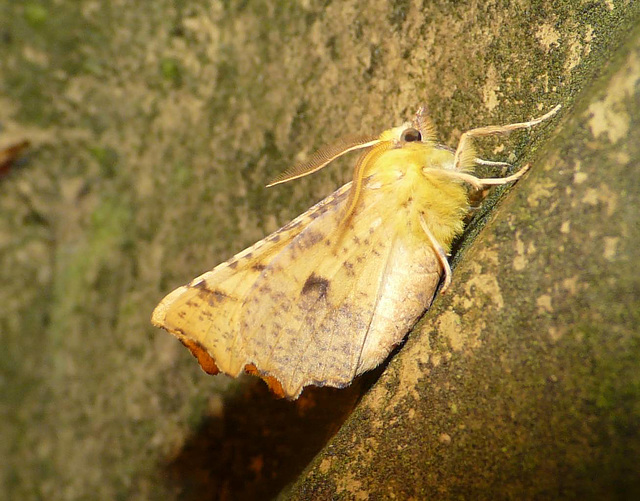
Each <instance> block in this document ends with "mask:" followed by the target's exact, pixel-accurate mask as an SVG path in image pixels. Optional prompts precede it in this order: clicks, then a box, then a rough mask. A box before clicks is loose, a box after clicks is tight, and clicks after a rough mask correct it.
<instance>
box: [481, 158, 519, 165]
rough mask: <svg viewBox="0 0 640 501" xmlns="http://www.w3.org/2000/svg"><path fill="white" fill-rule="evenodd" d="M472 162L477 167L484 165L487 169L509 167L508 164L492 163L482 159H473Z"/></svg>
mask: <svg viewBox="0 0 640 501" xmlns="http://www.w3.org/2000/svg"><path fill="white" fill-rule="evenodd" d="M473 161H474V162H475V163H477V164H478V165H486V166H488V167H511V164H510V163H509V162H494V161H492V160H485V159H484V158H474V159H473Z"/></svg>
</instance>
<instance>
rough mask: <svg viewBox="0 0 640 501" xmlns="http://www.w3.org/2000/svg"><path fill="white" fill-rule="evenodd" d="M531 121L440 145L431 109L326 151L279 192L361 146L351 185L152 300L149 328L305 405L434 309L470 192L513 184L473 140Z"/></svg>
mask: <svg viewBox="0 0 640 501" xmlns="http://www.w3.org/2000/svg"><path fill="white" fill-rule="evenodd" d="M559 109H560V106H556V107H555V108H553V109H552V110H551V111H550V112H548V113H547V114H545V115H543V116H541V117H539V118H535V119H533V120H530V121H528V122H522V123H515V124H509V125H502V126H487V127H480V128H476V129H472V130H469V131H467V132H465V133H463V134H462V135H461V137H460V141H459V143H458V146H457V148H456V149H455V150H453V149H450V148H448V147H446V146H443V145H440V144H438V143H437V142H436V138H435V134H434V130H433V127H432V125H431V124H430V122H429V121H428V119H427V117H426V116H425V112H424V109H423V108H421V109H420V110H419V111H418V112H417V113H416V115H415V118H414V119H413V121H411V122H407V123H404V124H403V125H401V126H399V127H394V128H392V129H389V130H386V131H384V132H382V133H381V134H380V135H378V136H352V137H347V138H344V139H342V140H340V141H338V142H337V143H335V144H333V145H330V146H327V147H325V148H322V149H320V150H319V151H318V152H316V153H315V154H314V155H312V156H311V157H310V159H309V160H308V161H307V162H304V163H302V164H300V165H298V166H296V167H294V168H292V169H289V170H287V171H285V172H284V173H283V174H281V175H280V176H278V177H277V178H276V179H275V180H274V181H273V182H271V183H270V184H269V185H268V186H273V185H276V184H279V183H284V182H287V181H291V180H293V179H298V178H300V177H303V176H306V175H308V174H311V173H313V172H316V171H318V170H320V169H322V168H323V167H325V166H326V165H328V164H329V163H330V162H332V161H333V160H335V159H336V158H338V157H340V156H342V155H344V154H346V153H348V152H351V151H356V150H361V154H360V157H359V158H358V160H357V162H356V164H355V168H354V171H353V179H352V181H351V182H349V183H347V184H345V185H344V186H342V187H341V188H339V189H338V190H337V191H335V192H334V193H333V194H331V195H329V196H328V197H327V198H325V199H324V200H322V201H321V202H319V203H318V204H316V205H315V206H313V207H312V208H310V209H309V210H307V211H306V212H305V213H304V214H302V215H301V216H299V217H297V218H296V219H294V220H293V221H291V222H290V223H289V224H287V225H286V226H284V227H282V228H281V229H279V230H278V231H276V232H275V233H273V234H271V235H269V236H268V237H266V238H264V239H263V240H261V241H259V242H258V243H256V244H254V245H253V246H251V247H249V248H248V249H246V250H244V251H242V252H240V253H239V254H237V255H235V256H234V257H232V258H231V259H230V260H228V261H227V262H225V263H222V264H220V265H218V266H216V267H215V268H214V269H213V270H211V271H208V272H206V273H204V274H202V275H200V276H199V277H197V278H195V279H193V280H192V281H191V282H189V283H188V284H187V285H184V286H182V287H179V288H178V289H176V290H174V291H173V292H171V293H170V294H169V295H167V296H166V297H165V298H164V299H163V300H162V301H161V302H160V304H159V305H158V306H157V307H156V308H155V310H154V312H153V315H152V319H151V321H152V323H153V324H154V325H156V326H158V327H162V328H164V329H166V330H167V331H169V332H170V333H171V334H173V335H174V336H176V337H177V338H178V339H179V340H180V341H182V343H183V344H184V345H185V346H186V347H187V348H189V350H191V352H192V354H193V355H194V356H195V357H196V358H197V359H198V362H199V363H200V365H201V367H202V368H203V369H204V370H205V371H206V372H207V373H209V374H217V373H219V372H222V373H225V374H228V375H230V376H232V377H237V376H239V375H240V374H241V373H242V372H247V373H249V374H254V375H257V376H259V377H261V378H262V379H263V380H264V381H266V382H267V384H268V385H269V387H270V388H271V390H272V391H273V392H274V393H276V394H277V395H279V396H281V397H286V398H289V399H296V398H298V396H299V395H300V393H301V392H302V389H303V388H304V387H305V386H307V385H317V386H333V387H344V386H347V385H349V384H350V383H351V381H352V380H353V379H354V378H355V377H356V376H358V375H360V374H362V373H363V372H365V371H368V370H370V369H373V368H374V367H376V366H378V365H379V364H380V363H381V362H382V361H384V360H385V359H386V358H387V356H388V355H389V353H390V352H391V350H392V349H393V348H394V347H395V346H396V345H398V344H399V343H400V342H401V341H402V339H403V338H404V336H405V335H406V333H407V332H408V330H409V329H410V328H411V327H412V326H413V324H414V323H415V322H416V321H417V319H418V318H419V317H420V316H421V315H422V314H423V313H424V312H425V310H427V309H428V308H429V306H430V305H431V302H432V300H433V298H434V296H435V293H436V290H437V288H438V285H439V283H440V282H441V281H442V288H441V289H442V291H443V292H444V291H445V290H446V289H447V287H448V286H449V284H450V283H451V269H450V267H449V263H448V261H447V254H448V252H449V251H450V248H451V243H452V241H453V240H454V238H455V237H456V236H458V235H460V234H461V232H462V230H463V226H464V223H463V220H464V218H465V216H466V215H467V213H468V211H469V202H468V196H469V191H470V189H471V190H478V189H482V188H485V187H487V186H492V185H503V184H507V183H511V182H513V181H515V180H517V179H519V178H520V177H522V175H523V174H524V173H525V172H526V170H527V169H528V166H525V167H523V168H522V169H520V170H519V171H518V172H516V173H515V174H513V175H510V176H507V177H503V178H486V179H482V178H479V177H476V176H475V175H474V174H473V170H474V167H475V166H476V165H478V164H484V165H492V166H506V165H509V164H505V163H502V162H491V161H487V160H482V159H479V158H476V153H475V151H474V149H473V147H472V144H471V142H472V140H473V139H474V138H479V137H483V136H490V135H499V134H507V133H509V132H511V131H514V130H518V129H527V128H530V127H533V126H535V125H537V124H539V123H541V122H543V121H544V120H547V119H548V118H550V117H551V116H553V115H554V114H555V113H556V112H557V111H558V110H559Z"/></svg>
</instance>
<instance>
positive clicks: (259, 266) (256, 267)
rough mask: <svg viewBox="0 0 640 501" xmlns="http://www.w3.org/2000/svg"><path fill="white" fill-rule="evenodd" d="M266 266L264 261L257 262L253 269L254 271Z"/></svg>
mask: <svg viewBox="0 0 640 501" xmlns="http://www.w3.org/2000/svg"><path fill="white" fill-rule="evenodd" d="M265 268H266V266H265V265H264V264H262V263H256V264H254V265H252V266H251V269H252V270H254V271H262V270H264V269H265Z"/></svg>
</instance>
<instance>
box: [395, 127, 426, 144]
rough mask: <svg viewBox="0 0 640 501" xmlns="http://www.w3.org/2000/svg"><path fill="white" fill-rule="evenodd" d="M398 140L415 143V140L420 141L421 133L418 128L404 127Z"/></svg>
mask: <svg viewBox="0 0 640 501" xmlns="http://www.w3.org/2000/svg"><path fill="white" fill-rule="evenodd" d="M400 140H401V141H404V142H406V143H415V142H416V141H422V134H420V131H419V130H418V129H414V128H410V129H405V130H403V131H402V134H401V135H400Z"/></svg>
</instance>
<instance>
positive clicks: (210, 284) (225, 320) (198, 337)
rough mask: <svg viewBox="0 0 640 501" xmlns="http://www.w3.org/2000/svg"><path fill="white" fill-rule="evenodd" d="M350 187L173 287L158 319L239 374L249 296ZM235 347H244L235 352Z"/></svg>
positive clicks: (210, 366) (213, 362)
mask: <svg viewBox="0 0 640 501" xmlns="http://www.w3.org/2000/svg"><path fill="white" fill-rule="evenodd" d="M347 190H348V185H346V186H343V187H342V188H341V189H339V190H337V191H336V192H335V193H334V194H333V195H330V196H329V197H327V198H325V199H324V200H323V201H321V202H320V203H318V204H316V205H315V206H314V207H312V208H311V209H309V210H308V211H307V212H305V213H304V214H302V215H301V216H299V217H297V218H296V219H294V220H293V221H292V222H291V223H289V224H287V225H286V226H284V227H282V228H281V229H280V230H278V231H276V232H275V233H273V234H271V235H269V236H268V237H266V238H265V239H263V240H261V241H259V242H258V243H256V244H255V245H253V246H252V247H249V248H248V249H245V250H244V251H242V252H240V253H239V254H237V255H236V256H234V257H233V258H231V259H230V260H229V261H227V262H225V263H222V264H220V265H218V266H217V267H216V268H214V269H213V270H211V271H208V272H206V273H204V274H202V275H200V276H199V277H197V278H195V279H193V280H192V281H191V282H190V283H189V284H187V285H184V286H182V287H179V288H178V289H176V290H174V291H173V292H171V293H170V294H169V295H167V296H166V297H165V298H164V299H163V300H162V301H161V302H160V304H159V305H158V306H157V307H156V309H155V310H154V312H153V315H152V318H151V321H152V323H153V324H154V325H156V326H158V327H162V328H164V329H166V330H167V331H169V332H170V333H171V334H173V335H175V336H176V337H177V338H179V339H180V340H181V341H182V342H183V344H185V346H187V347H188V348H189V349H190V350H191V352H192V353H193V354H194V356H196V358H197V359H198V361H199V362H200V365H201V366H202V368H203V369H204V370H205V371H206V372H209V373H210V374H216V373H217V372H218V371H222V372H224V373H226V374H229V375H231V376H234V377H236V376H238V375H239V374H240V372H242V370H243V369H245V365H247V364H250V363H251V360H248V359H247V358H246V357H245V356H244V355H243V351H242V347H241V346H238V343H237V341H238V336H239V319H240V316H241V307H242V305H243V303H244V300H245V297H246V295H247V294H248V292H249V291H251V290H252V288H253V286H254V284H255V282H256V281H257V280H258V278H259V277H260V276H261V274H262V273H263V272H264V270H265V269H266V268H267V267H268V266H269V265H270V263H271V262H272V261H273V259H274V258H275V257H276V256H278V255H279V254H280V253H281V252H282V251H283V249H286V248H287V246H289V245H290V243H291V242H292V241H293V240H294V239H295V237H296V236H298V235H299V234H300V233H301V232H302V231H304V229H305V228H306V227H307V226H308V225H309V224H310V223H311V222H312V221H313V220H314V218H316V217H318V214H320V213H323V212H324V211H325V207H326V206H327V205H331V204H333V203H334V200H335V198H336V197H338V198H344V193H345V192H346V191H347ZM234 349H239V350H240V351H239V352H238V353H237V354H236V355H235V356H230V353H231V352H232V350H234Z"/></svg>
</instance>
